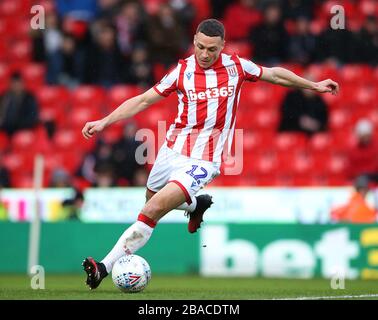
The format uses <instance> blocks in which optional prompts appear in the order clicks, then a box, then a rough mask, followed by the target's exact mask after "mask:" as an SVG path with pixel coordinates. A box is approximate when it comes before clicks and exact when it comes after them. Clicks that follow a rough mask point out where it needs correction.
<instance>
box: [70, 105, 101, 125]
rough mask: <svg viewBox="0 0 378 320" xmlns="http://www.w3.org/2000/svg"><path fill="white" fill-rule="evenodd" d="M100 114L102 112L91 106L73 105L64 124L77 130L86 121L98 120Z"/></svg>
mask: <svg viewBox="0 0 378 320" xmlns="http://www.w3.org/2000/svg"><path fill="white" fill-rule="evenodd" d="M102 116H103V114H102V112H100V110H99V109H98V108H95V107H93V106H77V107H76V106H74V107H73V110H72V112H71V116H70V117H69V118H66V121H65V126H66V128H73V129H75V130H78V129H81V128H82V127H84V125H85V123H86V122H88V121H94V120H98V119H100V118H102Z"/></svg>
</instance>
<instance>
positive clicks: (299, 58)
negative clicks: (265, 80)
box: [289, 16, 316, 65]
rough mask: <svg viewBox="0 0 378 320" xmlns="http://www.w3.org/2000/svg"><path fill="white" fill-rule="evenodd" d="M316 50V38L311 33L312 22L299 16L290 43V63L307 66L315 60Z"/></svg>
mask: <svg viewBox="0 0 378 320" xmlns="http://www.w3.org/2000/svg"><path fill="white" fill-rule="evenodd" d="M315 49H316V37H315V36H314V35H313V34H312V33H311V30H310V20H309V19H308V18H307V17H306V16H299V17H298V18H297V19H296V21H295V31H294V34H293V35H291V37H290V41H289V61H291V62H293V63H300V64H302V65H307V64H309V63H311V62H312V61H313V60H314V54H315Z"/></svg>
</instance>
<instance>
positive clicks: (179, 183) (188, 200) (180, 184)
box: [168, 180, 192, 205]
mask: <svg viewBox="0 0 378 320" xmlns="http://www.w3.org/2000/svg"><path fill="white" fill-rule="evenodd" d="M168 182H173V183H176V184H177V185H178V186H179V187H180V188H181V190H182V191H183V192H184V194H185V198H186V203H187V204H188V205H191V203H192V199H191V198H190V195H189V192H188V190H186V188H185V187H184V186H183V185H182V183H181V182H179V181H177V180H171V181H168Z"/></svg>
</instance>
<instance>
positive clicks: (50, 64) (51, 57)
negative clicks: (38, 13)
mask: <svg viewBox="0 0 378 320" xmlns="http://www.w3.org/2000/svg"><path fill="white" fill-rule="evenodd" d="M39 39H40V40H41V41H38V37H37V38H36V39H35V40H36V41H35V42H34V50H35V52H42V54H41V55H42V56H41V58H42V59H43V60H44V61H46V63H47V74H46V81H47V83H48V84H57V82H58V76H59V71H60V66H61V59H60V54H59V51H60V49H61V46H62V41H63V35H62V31H61V25H60V21H59V18H58V16H57V15H56V13H55V12H50V13H49V14H47V15H46V30H43V31H42V32H41V37H39Z"/></svg>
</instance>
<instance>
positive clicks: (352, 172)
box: [347, 119, 378, 183]
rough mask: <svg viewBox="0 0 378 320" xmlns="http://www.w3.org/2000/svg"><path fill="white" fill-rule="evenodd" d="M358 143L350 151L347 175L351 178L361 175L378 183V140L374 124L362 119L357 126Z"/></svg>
mask: <svg viewBox="0 0 378 320" xmlns="http://www.w3.org/2000/svg"><path fill="white" fill-rule="evenodd" d="M355 136H356V143H355V145H354V146H353V147H352V148H351V149H350V150H349V151H348V154H347V157H348V168H347V175H348V177H349V178H350V179H353V180H354V179H357V178H358V177H360V176H365V177H367V178H368V179H369V180H370V181H374V182H376V183H378V141H377V139H376V138H375V137H374V128H373V124H372V123H371V121H370V120H368V119H361V120H359V121H358V122H357V124H356V126H355Z"/></svg>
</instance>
